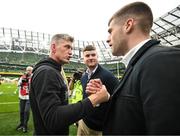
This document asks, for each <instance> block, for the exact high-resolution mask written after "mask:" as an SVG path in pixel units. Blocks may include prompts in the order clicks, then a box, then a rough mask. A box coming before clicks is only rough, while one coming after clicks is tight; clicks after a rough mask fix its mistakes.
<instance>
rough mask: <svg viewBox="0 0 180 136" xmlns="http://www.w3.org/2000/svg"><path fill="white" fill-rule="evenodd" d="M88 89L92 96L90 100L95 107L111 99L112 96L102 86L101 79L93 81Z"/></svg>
mask: <svg viewBox="0 0 180 136" xmlns="http://www.w3.org/2000/svg"><path fill="white" fill-rule="evenodd" d="M86 89H87V92H88V93H89V94H90V96H89V97H88V98H89V99H90V101H91V103H92V105H93V106H94V107H95V106H96V105H98V104H100V103H103V102H106V101H108V100H109V98H110V94H109V93H108V91H107V89H106V87H105V86H104V85H102V82H101V80H100V79H93V80H91V81H90V82H89V83H88V85H87V87H86Z"/></svg>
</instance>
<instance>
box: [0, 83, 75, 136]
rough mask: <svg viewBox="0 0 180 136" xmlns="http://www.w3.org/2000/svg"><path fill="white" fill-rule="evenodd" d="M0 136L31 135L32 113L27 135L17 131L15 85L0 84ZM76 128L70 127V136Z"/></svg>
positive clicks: (17, 113)
mask: <svg viewBox="0 0 180 136" xmlns="http://www.w3.org/2000/svg"><path fill="white" fill-rule="evenodd" d="M0 122H1V123H0V128H1V129H0V136H1V135H24V136H25V135H26V136H27V135H31V136H32V135H33V119H32V113H31V114H30V120H29V122H28V129H29V131H28V133H23V132H21V131H17V130H16V127H17V125H18V124H19V99H18V93H17V86H16V84H12V83H2V84H1V85H0ZM76 131H77V128H76V126H74V125H71V126H70V135H76Z"/></svg>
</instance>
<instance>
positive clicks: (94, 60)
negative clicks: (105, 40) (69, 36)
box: [83, 50, 98, 69]
mask: <svg viewBox="0 0 180 136" xmlns="http://www.w3.org/2000/svg"><path fill="white" fill-rule="evenodd" d="M83 59H84V64H86V66H87V67H88V68H90V69H91V68H95V67H96V65H97V64H98V56H97V51H96V50H91V51H85V52H84V53H83Z"/></svg>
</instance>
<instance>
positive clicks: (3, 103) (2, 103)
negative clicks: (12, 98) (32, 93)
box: [0, 102, 19, 105]
mask: <svg viewBox="0 0 180 136" xmlns="http://www.w3.org/2000/svg"><path fill="white" fill-rule="evenodd" d="M17 103H19V102H1V103H0V105H5V104H17Z"/></svg>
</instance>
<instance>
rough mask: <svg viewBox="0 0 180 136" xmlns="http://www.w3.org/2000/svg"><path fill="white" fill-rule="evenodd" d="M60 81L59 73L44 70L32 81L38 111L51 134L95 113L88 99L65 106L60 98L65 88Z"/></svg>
mask: <svg viewBox="0 0 180 136" xmlns="http://www.w3.org/2000/svg"><path fill="white" fill-rule="evenodd" d="M37 77H38V78H37ZM58 80H59V78H58V75H57V73H55V72H54V71H52V70H44V71H42V72H40V73H39V74H38V76H36V77H34V79H33V81H32V83H33V87H34V90H35V91H36V92H35V96H36V98H35V99H36V102H37V104H38V108H39V109H38V110H39V112H40V114H41V117H42V119H43V121H44V125H45V126H46V127H47V128H48V129H49V130H50V132H58V131H61V130H63V128H66V127H67V126H69V125H71V124H72V123H74V122H76V121H78V120H79V119H81V118H82V117H84V116H86V115H87V114H90V113H91V112H92V111H93V106H92V104H91V102H90V100H89V99H88V98H86V99H84V100H83V101H81V102H78V103H76V104H71V105H64V104H63V100H62V99H61V97H60V96H61V93H62V91H61V90H62V89H64V88H63V87H62V86H60V85H59V84H58V83H57V81H58Z"/></svg>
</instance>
